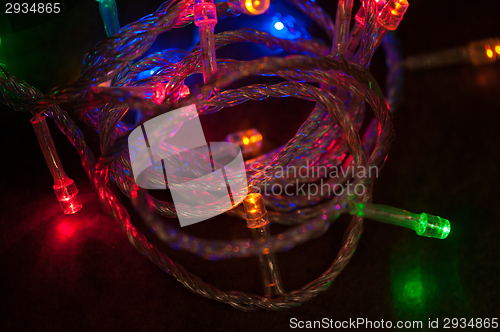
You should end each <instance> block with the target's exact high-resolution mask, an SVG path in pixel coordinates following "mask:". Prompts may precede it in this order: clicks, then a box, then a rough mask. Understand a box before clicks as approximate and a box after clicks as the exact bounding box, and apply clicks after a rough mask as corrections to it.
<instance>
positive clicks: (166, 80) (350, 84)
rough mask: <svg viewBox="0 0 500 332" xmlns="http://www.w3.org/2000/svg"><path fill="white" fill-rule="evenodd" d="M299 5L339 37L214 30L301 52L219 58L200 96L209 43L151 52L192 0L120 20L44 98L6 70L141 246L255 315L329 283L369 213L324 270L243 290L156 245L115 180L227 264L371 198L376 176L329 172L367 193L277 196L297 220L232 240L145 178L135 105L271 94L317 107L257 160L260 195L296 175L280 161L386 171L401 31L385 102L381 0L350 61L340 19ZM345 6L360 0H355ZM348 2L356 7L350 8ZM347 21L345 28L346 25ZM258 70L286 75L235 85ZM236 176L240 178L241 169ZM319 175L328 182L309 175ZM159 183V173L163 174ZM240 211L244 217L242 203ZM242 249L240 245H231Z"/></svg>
mask: <svg viewBox="0 0 500 332" xmlns="http://www.w3.org/2000/svg"><path fill="white" fill-rule="evenodd" d="M289 2H290V3H291V4H294V5H296V6H298V8H299V9H300V10H301V11H303V12H304V13H305V14H306V15H307V16H309V17H311V18H313V19H314V20H315V21H316V22H317V23H318V24H319V26H320V27H322V28H323V29H324V30H325V32H326V34H327V35H328V37H329V38H330V40H329V41H328V43H323V42H321V41H318V40H295V41H290V40H283V39H279V38H276V37H273V36H271V35H269V34H267V33H265V32H261V31H257V30H252V29H240V30H236V31H226V32H222V33H218V34H215V36H214V43H215V48H220V47H223V46H226V45H228V44H232V43H238V42H250V43H256V44H263V45H266V46H268V47H269V48H270V49H277V48H281V49H283V50H284V51H286V52H287V53H288V54H291V55H289V56H286V57H266V58H261V59H258V60H253V61H236V60H232V59H221V58H218V59H217V68H218V69H217V73H214V75H213V77H210V79H209V80H208V82H207V84H205V85H203V86H202V87H201V88H200V89H199V90H198V91H193V93H191V94H188V93H186V86H185V85H184V81H185V79H186V78H188V77H189V76H190V75H193V74H198V73H202V72H203V68H202V61H201V58H202V56H201V52H200V47H199V45H197V46H195V47H194V48H193V50H191V51H190V52H185V51H181V50H179V51H173V50H169V51H164V52H159V53H155V54H152V55H149V56H146V57H143V58H141V57H142V56H143V55H144V54H145V52H146V51H147V50H148V49H149V47H150V46H151V45H152V43H153V42H154V40H155V39H156V37H157V36H158V35H159V34H160V33H163V32H166V31H168V30H171V29H173V28H181V27H183V26H186V25H188V24H191V23H193V1H192V0H173V1H167V2H165V3H164V4H163V5H162V6H161V7H160V8H159V9H158V10H157V11H156V12H155V13H153V14H150V15H148V16H146V17H144V18H142V19H140V20H139V21H137V22H134V23H131V24H129V25H127V26H125V27H123V28H121V29H120V30H119V31H118V32H117V33H116V34H114V35H113V36H111V37H109V38H106V39H104V40H103V41H101V42H99V43H98V44H97V45H96V46H95V47H94V48H93V49H91V50H90V51H89V52H88V53H87V55H86V56H85V59H84V63H83V68H82V72H81V76H80V78H79V79H78V80H77V81H76V82H74V83H72V84H69V85H67V86H63V87H58V88H55V89H53V90H51V91H50V92H49V93H47V94H45V95H43V94H42V93H41V92H40V91H38V90H36V89H35V88H34V87H31V86H30V85H29V84H28V83H26V82H24V81H22V80H20V79H18V78H15V77H12V76H10V75H9V74H8V72H7V71H6V70H5V69H4V68H3V67H2V68H1V69H2V75H0V86H1V89H0V101H1V102H2V103H4V104H6V105H8V106H9V107H11V108H13V109H14V110H16V111H31V112H33V113H35V114H37V113H41V112H45V114H47V115H48V116H51V117H52V118H53V119H54V121H55V122H56V124H57V126H58V127H59V129H60V130H61V131H62V132H63V133H64V134H65V135H66V136H67V137H68V139H69V140H70V141H71V143H72V144H73V145H74V146H75V148H76V149H77V151H78V153H79V154H80V157H81V161H82V165H83V168H84V170H85V172H86V173H87V175H88V177H89V179H90V181H91V183H92V184H93V186H94V187H95V189H96V191H97V193H98V195H99V199H100V200H101V202H102V204H103V207H104V209H105V210H106V211H107V212H108V213H109V214H110V215H111V216H112V217H113V218H114V219H115V220H116V221H117V222H118V224H119V225H120V226H121V227H122V229H123V230H124V232H125V233H126V234H127V236H128V238H129V241H130V243H131V244H132V245H133V246H135V247H136V248H137V250H138V251H139V252H141V253H143V254H145V255H146V257H148V259H150V260H151V261H152V262H153V263H155V264H156V265H158V266H159V267H160V268H161V269H163V270H165V271H166V272H168V273H169V274H171V275H172V276H173V277H174V278H175V279H176V280H178V281H179V282H181V283H182V284H183V285H184V286H185V287H186V288H188V289H189V290H190V291H192V292H193V293H196V294H199V295H202V296H205V297H207V298H210V299H213V300H217V301H220V302H224V303H228V304H229V305H231V306H233V307H235V308H237V309H240V310H244V311H254V310H256V309H259V308H262V309H268V310H282V309H287V308H291V307H294V306H298V305H300V304H301V303H303V302H305V301H307V300H309V299H311V298H313V297H315V296H317V295H318V294H319V293H321V292H323V291H325V290H326V289H328V287H329V286H330V284H331V282H332V280H333V279H335V277H336V276H338V274H339V273H340V272H341V271H342V270H343V269H344V268H345V266H346V265H347V263H348V262H349V260H350V258H351V257H352V255H353V253H354V250H355V249H356V247H357V244H358V240H359V237H360V235H361V233H362V230H363V218H362V217H360V216H353V217H352V220H351V222H350V224H349V227H348V229H347V231H346V234H345V238H344V242H343V245H342V248H341V250H340V251H339V253H338V255H337V257H336V258H335V260H334V261H333V263H332V265H331V266H330V267H329V268H328V269H327V270H326V271H325V272H324V273H323V274H322V275H321V276H320V277H319V278H317V279H316V280H314V281H312V282H310V283H309V284H307V285H305V286H303V287H302V288H300V289H298V290H295V291H291V292H286V293H283V294H279V295H278V296H276V297H273V298H265V297H263V296H259V295H253V294H245V293H242V292H238V291H229V292H223V291H221V290H219V289H218V288H216V287H214V286H212V285H210V284H207V283H205V282H203V281H202V280H201V279H200V278H198V277H197V276H195V275H193V274H191V273H189V272H188V271H186V270H185V269H184V268H183V267H182V266H181V265H179V264H178V263H176V262H174V261H173V260H172V259H171V258H170V257H169V256H167V255H166V254H164V253H162V252H160V251H159V250H158V249H157V248H156V247H154V246H153V245H152V244H151V243H150V242H149V241H148V240H147V239H146V237H145V236H144V234H142V233H141V232H140V231H138V230H137V229H136V228H135V227H134V226H133V225H132V223H131V220H130V216H129V213H128V212H127V210H126V209H125V208H124V207H123V205H122V204H121V203H120V202H119V199H118V197H117V196H116V194H115V193H114V192H113V190H112V187H113V186H114V185H116V186H117V187H118V188H120V190H121V191H122V192H123V193H124V194H125V195H126V196H128V197H130V198H131V201H132V204H133V206H134V207H135V208H136V210H137V211H138V212H139V214H140V216H141V217H142V218H143V219H144V222H145V223H146V224H147V225H149V226H150V227H151V229H152V230H154V232H155V233H156V235H157V236H158V238H160V239H161V240H162V241H165V242H166V243H168V244H169V245H170V246H171V247H172V248H174V249H180V250H186V251H190V252H192V253H194V254H196V255H198V256H200V257H203V258H205V259H210V260H218V259H227V258H232V257H244V256H249V255H259V254H260V253H262V252H263V251H265V250H266V249H267V250H269V249H272V250H273V251H283V250H289V249H291V248H293V247H294V246H296V245H298V244H300V243H303V242H306V241H308V240H310V239H313V238H316V237H319V236H321V235H322V234H324V233H325V232H326V231H327V230H328V228H329V226H330V224H331V223H332V222H334V221H335V220H336V219H337V218H338V217H339V216H340V215H341V214H342V213H346V212H348V208H347V205H346V202H350V201H358V202H364V203H369V202H370V201H371V196H372V185H371V182H372V181H373V180H374V179H371V178H369V179H367V178H363V179H361V178H356V177H355V176H354V177H350V178H347V177H346V178H340V179H329V180H328V185H330V186H334V185H335V184H343V183H345V182H346V181H347V180H349V181H351V182H352V183H353V184H354V185H355V184H358V183H363V184H364V186H365V187H366V188H367V190H366V191H365V193H364V195H362V196H354V195H353V196H348V195H347V194H343V195H341V196H335V195H331V196H329V195H317V196H314V197H309V198H308V197H304V196H301V195H295V196H287V197H284V196H270V195H267V196H266V204H267V207H268V217H269V220H270V222H271V223H281V224H285V225H290V226H292V227H290V228H289V229H288V230H287V231H285V232H283V233H282V234H278V235H277V236H274V237H270V238H269V239H268V241H266V242H265V243H260V242H259V241H255V240H251V239H248V240H236V241H230V242H228V241H210V240H206V239H201V238H197V237H194V236H191V235H189V234H186V233H185V232H183V231H182V230H181V229H179V228H178V227H175V226H173V225H172V223H171V222H169V220H168V218H175V217H176V216H177V211H176V210H175V207H174V206H173V204H171V203H168V202H163V201H161V200H159V199H157V198H154V197H152V196H150V195H149V194H148V193H147V191H146V190H143V189H139V188H138V187H137V186H136V185H135V181H134V179H133V177H132V176H131V164H130V156H129V152H128V149H127V134H128V133H130V132H131V131H132V130H133V129H134V128H135V126H132V125H129V124H126V123H124V122H122V121H121V119H122V118H123V116H124V115H125V114H126V113H127V112H129V111H132V110H133V111H140V113H141V115H142V120H141V123H144V122H145V121H147V120H149V119H151V118H153V117H155V116H157V115H159V114H163V113H165V112H168V111H170V110H173V109H177V108H180V107H183V106H187V105H191V104H195V105H196V107H197V108H198V110H199V112H200V113H201V114H205V115H209V114H212V113H215V112H218V111H220V110H221V109H223V108H226V107H232V106H235V105H239V104H241V103H244V102H246V101H249V100H264V99H266V98H269V97H274V98H289V97H293V98H299V99H305V100H310V101H314V102H315V103H316V107H315V108H314V110H313V111H312V112H311V114H310V116H309V117H308V119H307V120H306V121H305V122H304V123H303V124H302V126H301V127H300V128H299V130H298V131H297V134H296V135H295V136H294V137H292V138H291V139H290V140H289V142H288V143H286V144H285V145H284V146H282V147H281V148H279V149H277V150H275V151H272V152H270V153H267V154H265V155H262V156H259V157H257V158H255V159H252V160H250V161H247V162H246V168H247V178H248V188H249V192H250V193H255V192H259V191H261V189H262V187H263V186H264V185H265V184H269V183H277V182H281V183H284V184H287V183H292V182H293V181H295V180H296V179H294V178H281V179H276V178H275V177H274V175H275V173H276V172H277V170H278V169H280V168H281V169H283V168H285V167H287V166H288V167H290V166H296V167H298V166H301V165H305V164H308V165H314V166H326V165H329V166H328V167H334V166H343V167H347V166H350V165H352V166H356V167H360V166H364V167H370V166H376V167H379V168H380V167H382V166H383V164H384V162H385V159H386V158H387V155H388V151H389V147H390V143H391V141H392V139H393V138H394V131H393V127H392V114H391V112H390V108H389V104H391V105H393V104H394V105H395V104H396V103H397V102H398V95H399V90H400V86H401V77H402V76H401V75H402V70H401V68H400V67H399V66H398V65H397V63H399V62H400V61H399V60H400V58H401V57H400V55H399V51H398V47H397V39H396V38H395V37H394V36H391V37H390V38H387V39H386V40H385V41H384V44H383V45H384V48H385V50H386V58H387V64H388V66H389V70H388V78H387V82H388V96H389V97H388V101H386V99H385V98H384V95H383V93H382V89H381V88H380V87H379V85H378V84H377V82H376V80H375V79H374V78H373V77H372V75H371V74H370V73H369V71H368V69H367V68H368V67H369V64H370V61H371V58H372V56H373V53H374V52H375V49H376V46H377V40H378V39H377V38H378V36H379V34H380V31H381V30H380V26H378V23H377V19H376V18H377V8H376V5H377V2H375V1H374V0H364V1H363V8H364V13H365V17H366V19H365V20H364V22H363V23H364V24H359V22H358V23H357V24H356V26H355V28H354V29H355V31H354V30H352V31H351V32H350V33H349V34H347V32H345V31H343V32H342V34H341V36H342V37H341V39H342V43H344V42H346V43H347V42H348V44H347V45H344V46H342V47H346V48H347V50H346V53H345V54H343V55H341V56H339V57H335V54H331V52H330V50H331V46H329V45H330V44H331V43H333V42H334V36H335V24H334V22H333V21H332V19H331V18H330V16H329V15H328V14H326V13H325V12H324V11H323V10H322V9H321V8H320V7H319V6H318V5H317V4H316V3H315V2H314V1H312V0H289ZM344 3H346V4H347V5H351V2H350V1H345V2H344ZM216 7H217V8H216V9H217V17H218V19H219V20H220V19H224V18H225V17H227V16H232V15H233V14H231V11H230V8H229V5H228V4H227V3H224V2H223V3H218V4H217V5H216ZM349 10H350V9H348V8H345V11H346V12H347V11H349ZM343 28H344V29H346V26H345V23H344V24H343ZM346 36H349V38H347V37H346ZM396 60H398V61H396ZM144 71H151V75H150V76H149V77H147V78H140V77H139V74H140V73H142V72H144ZM249 76H276V77H280V78H282V79H283V80H284V81H283V82H282V83H278V84H272V85H269V84H254V85H250V86H243V87H241V88H237V89H226V87H227V86H228V85H230V84H231V83H233V82H236V81H239V80H241V79H243V78H245V77H249ZM317 83H318V84H319V86H321V88H319V87H318V84H317ZM158 84H161V85H158ZM158 86H161V89H164V91H163V90H162V93H164V99H162V101H160V102H158V100H156V101H155V100H152V99H151V98H147V97H145V96H146V95H145V94H140V95H138V94H137V93H134V91H136V92H137V91H139V90H137V88H140V87H144V88H149V89H152V87H156V88H157V87H158ZM323 87H329V88H323ZM132 88H133V89H132ZM140 91H142V90H140ZM69 101H74V102H77V107H76V115H77V116H78V118H79V119H80V120H82V121H83V122H84V123H85V124H86V125H88V126H90V127H91V128H93V129H94V130H95V131H96V132H97V133H98V135H99V139H100V150H101V151H100V152H101V155H100V157H99V158H98V159H97V160H96V159H95V157H94V154H93V152H92V151H91V150H90V149H89V148H88V146H87V145H86V143H85V137H84V136H83V135H82V133H81V131H80V129H79V128H78V127H77V125H76V124H75V122H74V121H73V120H72V119H71V118H70V117H69V116H68V114H67V113H66V111H64V110H63V109H61V108H60V107H59V104H61V103H65V102H69ZM388 102H389V104H388ZM365 103H366V105H368V106H369V107H370V109H371V110H372V111H373V113H374V119H373V121H372V122H371V123H370V124H369V125H368V127H367V129H366V131H365V133H364V134H363V136H360V134H359V131H360V129H361V126H362V125H363V122H364V121H365V112H366V109H365ZM227 176H229V177H230V176H231V174H228V175H227ZM157 180H158V181H160V180H163V179H157ZM315 180H317V178H312V179H310V180H308V181H315ZM152 181H155V178H154V176H152ZM304 181H306V180H304ZM198 210H199V209H198ZM183 213H185V214H186V215H187V216H189V214H190V213H192V214H195V213H196V214H199V213H200V211H195V209H193V211H187V212H186V211H184V212H183ZM229 213H230V214H231V215H233V216H236V217H239V218H242V219H244V218H245V216H244V211H243V209H242V208H241V207H237V208H235V209H233V210H231V211H229ZM164 217H167V218H164ZM242 225H243V224H242ZM228 245H230V247H229V246H228ZM235 247H238V248H239V249H238V250H228V248H235Z"/></svg>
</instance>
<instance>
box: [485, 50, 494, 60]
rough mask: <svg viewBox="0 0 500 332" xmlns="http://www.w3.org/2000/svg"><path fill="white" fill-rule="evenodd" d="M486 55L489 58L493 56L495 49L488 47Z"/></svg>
mask: <svg viewBox="0 0 500 332" xmlns="http://www.w3.org/2000/svg"><path fill="white" fill-rule="evenodd" d="M486 56H488V58H490V59H491V58H493V51H492V50H491V49H489V48H488V49H486Z"/></svg>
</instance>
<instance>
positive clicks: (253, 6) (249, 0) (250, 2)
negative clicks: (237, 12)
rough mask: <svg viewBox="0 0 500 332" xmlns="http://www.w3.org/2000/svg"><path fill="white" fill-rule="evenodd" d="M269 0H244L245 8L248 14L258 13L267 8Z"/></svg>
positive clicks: (263, 11)
mask: <svg viewBox="0 0 500 332" xmlns="http://www.w3.org/2000/svg"><path fill="white" fill-rule="evenodd" d="M270 2H271V1H270V0H262V1H261V0H245V9H246V11H247V12H248V14H250V15H260V14H263V13H265V12H266V11H267V10H268V9H269V5H270Z"/></svg>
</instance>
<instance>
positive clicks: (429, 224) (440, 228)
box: [348, 202, 451, 239]
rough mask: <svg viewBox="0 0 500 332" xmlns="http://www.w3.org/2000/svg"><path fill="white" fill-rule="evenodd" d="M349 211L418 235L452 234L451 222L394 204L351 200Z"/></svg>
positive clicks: (443, 235)
mask: <svg viewBox="0 0 500 332" xmlns="http://www.w3.org/2000/svg"><path fill="white" fill-rule="evenodd" d="M348 206H349V212H350V213H351V214H356V215H358V216H360V217H365V218H367V219H372V220H376V221H379V222H383V223H386V224H391V225H396V226H402V227H406V228H410V229H413V230H414V231H415V232H416V233H417V234H418V235H420V236H425V237H431V238H436V239H445V238H446V237H447V236H448V234H450V230H451V227H450V222H449V221H448V220H446V219H443V218H441V217H437V216H433V215H430V214H427V213H422V214H417V213H412V212H409V211H406V210H401V209H397V208H394V207H392V206H386V205H378V204H364V203H358V202H350V203H349V204H348Z"/></svg>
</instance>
